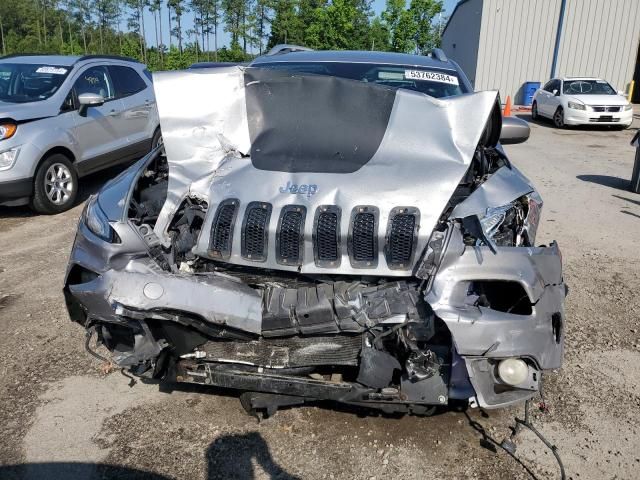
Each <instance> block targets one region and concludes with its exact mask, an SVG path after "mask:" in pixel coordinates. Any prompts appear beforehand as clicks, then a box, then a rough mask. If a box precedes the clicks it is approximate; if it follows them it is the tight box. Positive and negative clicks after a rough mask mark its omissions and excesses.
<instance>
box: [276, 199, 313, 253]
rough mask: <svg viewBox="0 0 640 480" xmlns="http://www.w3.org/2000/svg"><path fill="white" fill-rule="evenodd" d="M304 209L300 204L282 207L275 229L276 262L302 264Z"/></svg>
mask: <svg viewBox="0 0 640 480" xmlns="http://www.w3.org/2000/svg"><path fill="white" fill-rule="evenodd" d="M306 211H307V210H306V208H305V207H304V206H302V205H287V206H286V207H284V208H283V209H282V212H281V213H280V221H279V222H278V223H279V224H278V229H277V231H276V252H277V255H276V257H277V261H278V263H280V264H283V265H301V264H302V257H303V255H302V252H303V247H304V219H305V216H306Z"/></svg>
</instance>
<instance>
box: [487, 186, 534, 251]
mask: <svg viewBox="0 0 640 480" xmlns="http://www.w3.org/2000/svg"><path fill="white" fill-rule="evenodd" d="M541 210H542V199H541V198H540V195H538V194H537V193H536V192H531V193H530V194H528V195H524V196H523V197H520V198H519V199H517V200H515V201H513V202H511V203H509V204H507V205H501V206H499V207H491V208H488V209H487V210H486V213H485V215H484V217H482V218H480V219H479V220H480V225H481V227H482V230H483V232H484V234H485V237H486V238H487V239H489V240H491V241H492V242H493V243H494V244H495V245H497V246H504V247H520V246H534V245H535V241H536V234H537V232H538V224H539V223H540V211H541Z"/></svg>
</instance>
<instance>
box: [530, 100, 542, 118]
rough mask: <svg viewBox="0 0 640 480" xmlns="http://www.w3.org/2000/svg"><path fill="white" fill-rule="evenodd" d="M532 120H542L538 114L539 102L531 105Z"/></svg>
mask: <svg viewBox="0 0 640 480" xmlns="http://www.w3.org/2000/svg"><path fill="white" fill-rule="evenodd" d="M531 120H540V115H539V114H538V102H533V104H532V105H531Z"/></svg>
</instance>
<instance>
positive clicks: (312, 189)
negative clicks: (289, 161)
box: [280, 182, 318, 198]
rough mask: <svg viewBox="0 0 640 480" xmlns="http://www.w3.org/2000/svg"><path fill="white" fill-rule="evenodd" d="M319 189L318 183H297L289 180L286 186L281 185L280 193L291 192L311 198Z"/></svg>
mask: <svg viewBox="0 0 640 480" xmlns="http://www.w3.org/2000/svg"><path fill="white" fill-rule="evenodd" d="M317 191H318V186H317V185H312V184H306V183H303V184H301V185H296V184H295V183H291V182H287V184H286V185H285V186H282V187H280V193H290V194H292V195H306V196H307V198H311V197H312V196H313V195H315V194H316V192H317Z"/></svg>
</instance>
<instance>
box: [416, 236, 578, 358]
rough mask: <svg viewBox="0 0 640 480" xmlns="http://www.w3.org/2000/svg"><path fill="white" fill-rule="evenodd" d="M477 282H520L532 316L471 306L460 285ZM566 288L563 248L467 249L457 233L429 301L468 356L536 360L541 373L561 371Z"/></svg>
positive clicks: (451, 241)
mask: <svg viewBox="0 0 640 480" xmlns="http://www.w3.org/2000/svg"><path fill="white" fill-rule="evenodd" d="M473 280H501V281H512V282H518V283H520V284H521V285H522V287H523V288H524V290H525V292H526V293H527V295H528V296H529V298H530V299H531V302H532V304H533V306H532V314H531V315H515V314H512V313H505V312H500V311H497V310H492V309H490V308H485V307H482V306H474V305H470V304H468V303H467V302H466V300H467V295H468V294H467V292H466V290H465V289H461V288H460V285H464V284H465V282H468V281H473ZM565 293H566V289H565V284H564V282H563V277H562V260H561V257H560V250H559V248H558V246H557V244H555V243H553V244H552V245H551V246H549V247H498V249H497V254H494V253H493V252H491V250H490V249H489V247H469V246H464V244H463V243H462V237H461V234H460V232H459V231H457V230H456V231H454V234H453V235H452V238H451V240H450V243H449V246H448V248H447V251H446V252H445V255H444V258H443V260H442V263H441V265H440V268H439V270H438V273H437V275H436V276H435V279H434V281H433V285H432V288H431V290H430V291H429V292H428V293H427V295H426V296H425V300H426V301H427V303H429V305H431V307H432V308H433V311H434V312H435V313H436V315H437V316H438V317H440V318H441V319H442V320H443V321H444V322H445V323H446V324H447V327H448V328H449V330H450V331H451V334H452V337H453V340H454V343H455V345H456V350H457V351H458V353H459V354H460V355H462V356H463V357H466V356H488V357H495V358H504V357H520V356H524V357H531V358H533V359H535V360H536V362H537V363H538V365H539V366H540V368H542V369H550V368H558V367H560V366H561V364H562V356H563V352H564V329H562V331H561V332H560V337H559V338H558V341H556V336H555V332H554V326H553V322H552V316H553V315H554V314H560V315H561V316H562V318H563V321H564V298H565Z"/></svg>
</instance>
